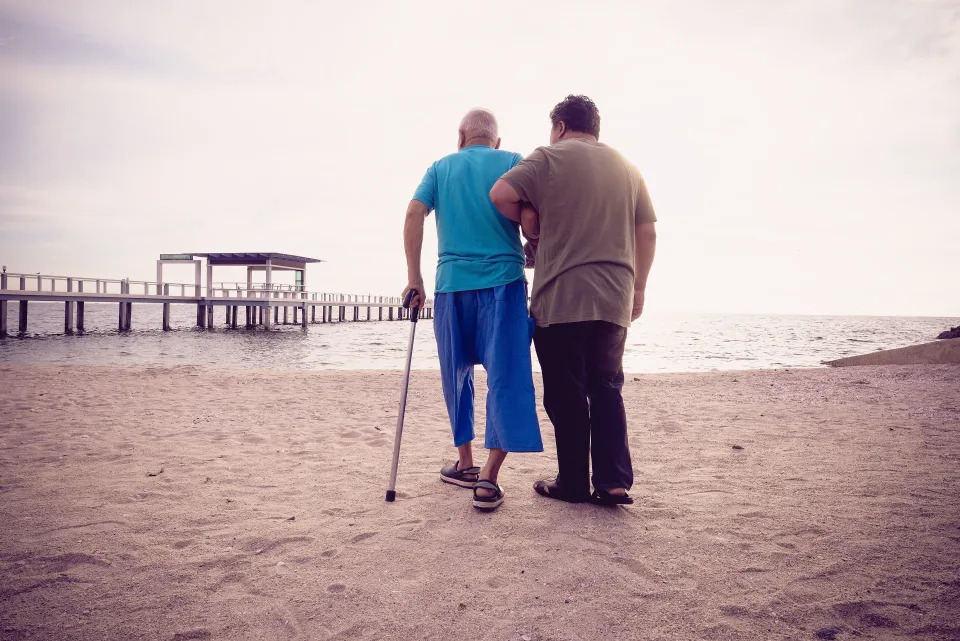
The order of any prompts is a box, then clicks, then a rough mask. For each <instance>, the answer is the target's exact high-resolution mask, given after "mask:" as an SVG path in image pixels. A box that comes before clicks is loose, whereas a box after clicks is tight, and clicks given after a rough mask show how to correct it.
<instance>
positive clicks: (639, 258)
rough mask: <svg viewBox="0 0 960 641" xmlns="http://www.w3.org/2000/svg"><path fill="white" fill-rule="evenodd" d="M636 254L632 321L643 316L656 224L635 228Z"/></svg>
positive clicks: (655, 249) (654, 250)
mask: <svg viewBox="0 0 960 641" xmlns="http://www.w3.org/2000/svg"><path fill="white" fill-rule="evenodd" d="M636 235H637V238H636V241H635V242H636V254H635V256H634V270H635V272H636V279H635V281H634V284H633V314H632V318H633V320H637V319H638V318H640V315H641V314H643V303H644V297H645V292H646V291H647V276H649V275H650V267H652V266H653V256H654V254H655V253H656V251H657V228H656V223H640V224H638V225H637V228H636Z"/></svg>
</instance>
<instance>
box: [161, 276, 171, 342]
mask: <svg viewBox="0 0 960 641" xmlns="http://www.w3.org/2000/svg"><path fill="white" fill-rule="evenodd" d="M163 295H164V296H169V295H170V285H169V283H165V284H164V285H163ZM169 329H170V303H164V304H163V331H165V332H166V331H169Z"/></svg>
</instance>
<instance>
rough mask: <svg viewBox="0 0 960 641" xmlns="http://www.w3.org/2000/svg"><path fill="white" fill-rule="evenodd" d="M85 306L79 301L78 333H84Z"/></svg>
mask: <svg viewBox="0 0 960 641" xmlns="http://www.w3.org/2000/svg"><path fill="white" fill-rule="evenodd" d="M83 306H84V302H83V301H82V300H78V301H77V331H78V332H80V333H81V334H82V333H83Z"/></svg>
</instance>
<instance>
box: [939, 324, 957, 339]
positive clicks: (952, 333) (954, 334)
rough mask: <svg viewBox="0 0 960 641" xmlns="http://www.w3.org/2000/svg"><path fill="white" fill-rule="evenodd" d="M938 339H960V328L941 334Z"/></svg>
mask: <svg viewBox="0 0 960 641" xmlns="http://www.w3.org/2000/svg"><path fill="white" fill-rule="evenodd" d="M937 338H960V326H957V327H951V328H950V329H948V330H947V331H945V332H940V335H939V336H937Z"/></svg>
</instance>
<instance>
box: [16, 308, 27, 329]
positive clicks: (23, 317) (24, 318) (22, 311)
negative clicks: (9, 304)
mask: <svg viewBox="0 0 960 641" xmlns="http://www.w3.org/2000/svg"><path fill="white" fill-rule="evenodd" d="M17 331H18V332H19V333H21V334H26V333H27V301H25V300H22V301H20V324H19V326H18V327H17Z"/></svg>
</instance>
